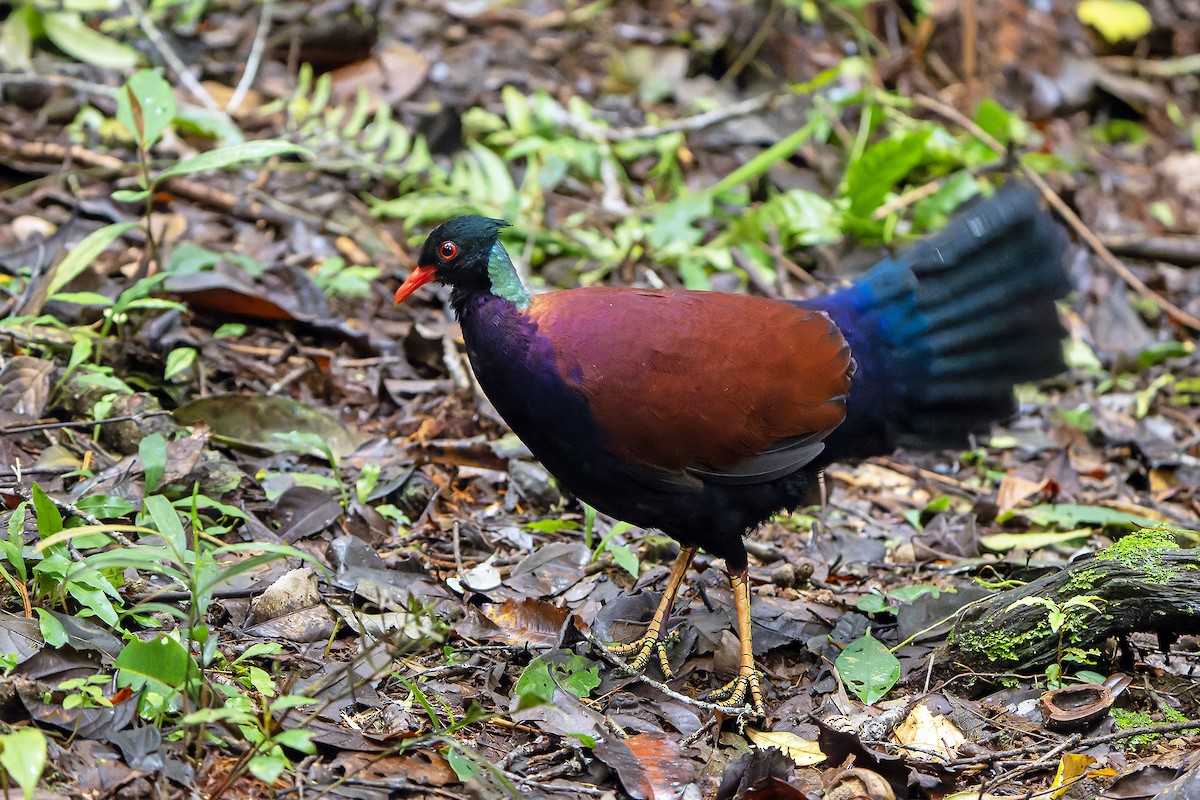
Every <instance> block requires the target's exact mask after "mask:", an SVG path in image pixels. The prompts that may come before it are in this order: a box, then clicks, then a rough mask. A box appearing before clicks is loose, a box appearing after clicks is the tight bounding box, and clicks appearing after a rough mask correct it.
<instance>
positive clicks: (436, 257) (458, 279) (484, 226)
mask: <svg viewBox="0 0 1200 800" xmlns="http://www.w3.org/2000/svg"><path fill="white" fill-rule="evenodd" d="M510 224H511V223H508V222H505V221H504V220H502V219H489V218H488V217H475V216H470V217H455V218H454V219H452V220H449V221H447V222H443V223H442V224H441V225H439V226H437V227H436V228H434V229H433V232H432V233H430V234H429V237H428V238H427V239H426V240H425V244H424V246H422V247H421V255H420V256H419V257H418V258H417V266H416V269H414V270H413V271H412V273H411V274H409V276H408V280H406V281H405V282H404V284H403V285H402V286H401V287H400V288H399V289H398V290H396V302H397V303H402V302H404V300H406V299H407V298H408V296H409V295H410V294H412V293H413V292H415V291H416V290H417V289H418V288H419V287H421V286H424V285H425V284H427V283H429V282H430V281H437V282H438V283H443V284H446V285H447V286H450V287H452V288H454V289H457V290H459V291H464V292H466V291H471V290H473V289H477V288H479V289H490V288H491V280H492V279H491V276H490V275H489V267H490V265H491V261H492V258H493V251H494V250H495V249H496V248H500V250H501V251H503V246H502V245H501V244H500V239H499V236H500V229H501V228H507V227H508V226H509V225H510ZM505 260H506V261H507V254H505Z"/></svg>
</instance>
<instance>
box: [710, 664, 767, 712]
mask: <svg viewBox="0 0 1200 800" xmlns="http://www.w3.org/2000/svg"><path fill="white" fill-rule="evenodd" d="M747 697H749V700H748V701H747ZM705 699H706V700H708V702H710V703H721V704H723V705H730V706H740V705H742V704H743V703H745V705H746V708H747V709H749V710H750V711H753V712H754V715H755V716H758V717H765V716H766V714H767V705H766V703H765V702H764V701H763V690H762V677H761V674H760V673H759V671H758V670H757V669H752V670H750V671H749V672H748V673H740V674H739V675H738V676H737V677H736V678H734V679H733V680H731V681H730V682H729V683H727V684H725V685H724V686H722V687H721V688H720V689H714V690H713V691H712V692H711V693H709V695H708V697H707V698H705Z"/></svg>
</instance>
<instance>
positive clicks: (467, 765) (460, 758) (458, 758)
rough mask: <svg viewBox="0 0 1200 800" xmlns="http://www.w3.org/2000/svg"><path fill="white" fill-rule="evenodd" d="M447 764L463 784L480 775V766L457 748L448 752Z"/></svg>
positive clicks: (452, 748)
mask: <svg viewBox="0 0 1200 800" xmlns="http://www.w3.org/2000/svg"><path fill="white" fill-rule="evenodd" d="M446 762H447V763H448V764H449V765H450V768H451V769H453V770H454V774H455V775H457V776H458V779H459V780H460V781H462V782H463V783H466V782H467V781H469V780H471V779H472V778H474V777H475V776H476V775H477V774H478V773H479V765H478V764H477V763H475V762H474V761H473V760H471V759H470V758H467V757H466V756H465V755H463V754H462V753H461V752H459V750H458V748H457V747H453V746H452V747H450V749H448V750H447V751H446Z"/></svg>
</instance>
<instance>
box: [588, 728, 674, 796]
mask: <svg viewBox="0 0 1200 800" xmlns="http://www.w3.org/2000/svg"><path fill="white" fill-rule="evenodd" d="M594 752H595V754H596V757H597V758H599V759H600V760H601V761H603V762H604V763H605V764H607V765H608V766H610V767H612V768H613V769H614V770H616V773H617V776H618V777H619V778H620V779H621V785H622V786H624V787H625V791H626V792H628V793H629V796H630V797H632V798H634V800H676V799H677V798H679V797H680V796H682V794H683V791H684V790H685V789H686V788H687V787H688V786H689V785H691V784H692V783H693V782H694V781H695V771H694V769H695V767H694V765H693V764H692V762H691V761H688V760H687V759H685V758H684V757H683V755H682V754H681V753H680V752H679V746H678V743H677V741H676V740H675V739H674V738H673V737H670V736H667V735H666V734H662V733H639V734H637V735H636V736H630V737H629V738H627V739H605V740H604V741H602V742H600V743H599V744H598V745H596V748H595V751H594Z"/></svg>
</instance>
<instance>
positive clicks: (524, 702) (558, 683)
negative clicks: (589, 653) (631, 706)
mask: <svg viewBox="0 0 1200 800" xmlns="http://www.w3.org/2000/svg"><path fill="white" fill-rule="evenodd" d="M599 685H600V665H599V664H597V663H596V662H595V661H592V660H591V659H588V658H584V657H583V656H580V655H576V654H575V653H568V652H566V651H551V652H548V653H542V654H541V655H539V656H536V657H535V658H534V659H533V660H532V661H530V662H529V665H528V666H526V667H525V669H524V670H522V671H521V677H519V678H517V682H516V683H515V684H514V685H513V694H514V695H515V696H516V697H517V698H518V701H517V706H518V708H528V707H530V706H535V705H540V704H542V703H552V702H554V690H555V689H556V688H562V689H564V690H566V691H568V692H570V693H571V694H573V695H575V696H576V697H587V696H589V695H590V694H591V693H592V690H593V689H595V688H596V687H597V686H599Z"/></svg>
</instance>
